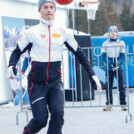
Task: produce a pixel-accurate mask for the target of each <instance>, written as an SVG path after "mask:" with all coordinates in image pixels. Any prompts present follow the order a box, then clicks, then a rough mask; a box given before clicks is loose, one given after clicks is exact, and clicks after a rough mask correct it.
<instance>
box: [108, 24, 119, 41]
mask: <svg viewBox="0 0 134 134" xmlns="http://www.w3.org/2000/svg"><path fill="white" fill-rule="evenodd" d="M108 33H109V35H110V38H112V39H115V38H116V37H117V35H118V28H117V26H110V27H109V29H108Z"/></svg>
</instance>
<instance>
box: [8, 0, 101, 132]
mask: <svg viewBox="0 0 134 134" xmlns="http://www.w3.org/2000/svg"><path fill="white" fill-rule="evenodd" d="M38 11H39V13H40V15H41V18H40V24H38V25H36V26H33V27H32V28H30V29H28V30H26V31H24V32H23V34H22V35H21V37H20V39H19V40H18V44H17V46H16V48H15V50H14V51H13V52H12V54H11V57H10V61H9V67H8V69H7V73H8V74H9V78H10V77H15V75H16V69H15V68H16V64H17V62H18V60H19V58H20V55H21V54H22V53H24V52H25V51H26V50H27V49H28V48H31V51H30V57H31V70H30V72H29V74H28V91H29V99H30V105H31V110H32V114H33V118H32V119H31V121H30V122H29V123H28V124H27V125H26V126H25V127H24V132H23V134H35V133H38V132H39V131H40V130H41V129H42V128H44V127H45V126H46V125H47V120H48V116H49V114H50V121H49V126H48V131H47V134H62V126H63V124H64V119H63V116H64V90H63V83H62V81H61V61H62V56H63V45H64V44H65V46H66V47H67V48H68V49H69V50H70V51H72V52H73V53H74V54H75V56H76V57H77V58H78V59H79V61H80V63H81V64H82V65H83V67H84V68H85V69H86V71H87V73H88V75H89V79H90V81H91V83H92V85H93V86H94V88H95V89H98V90H99V91H101V90H102V87H101V84H100V81H99V80H98V78H97V76H96V75H95V73H94V71H93V69H92V66H91V64H90V63H89V61H88V59H87V57H86V55H85V53H84V52H83V51H82V50H81V48H80V47H79V45H78V43H77V42H76V40H75V39H74V37H73V36H71V35H70V34H69V33H68V32H67V30H66V29H63V28H61V27H59V26H57V25H56V23H55V11H56V3H55V1H54V0H39V1H38Z"/></svg>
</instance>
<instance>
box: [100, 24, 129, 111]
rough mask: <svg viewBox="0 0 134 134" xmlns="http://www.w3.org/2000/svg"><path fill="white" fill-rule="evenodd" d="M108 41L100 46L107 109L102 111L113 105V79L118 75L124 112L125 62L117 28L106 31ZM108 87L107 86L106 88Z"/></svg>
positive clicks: (123, 44)
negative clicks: (104, 69) (104, 71)
mask: <svg viewBox="0 0 134 134" xmlns="http://www.w3.org/2000/svg"><path fill="white" fill-rule="evenodd" d="M108 33H109V37H110V38H109V39H107V40H106V41H105V42H104V43H103V45H102V47H103V48H102V58H103V61H104V62H105V64H106V65H107V67H106V99H107V102H106V105H110V106H109V107H106V108H104V109H103V110H104V111H109V110H112V105H113V95H112V87H113V79H114V76H116V77H117V75H118V87H119V96H120V105H121V110H122V111H126V110H127V108H126V106H125V105H126V90H125V87H124V71H123V63H124V62H125V43H124V41H122V40H120V39H119V38H118V37H117V35H118V28H117V26H110V27H109V29H108ZM108 85H109V86H108Z"/></svg>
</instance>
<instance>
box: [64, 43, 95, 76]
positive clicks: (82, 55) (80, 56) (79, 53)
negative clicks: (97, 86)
mask: <svg viewBox="0 0 134 134" xmlns="http://www.w3.org/2000/svg"><path fill="white" fill-rule="evenodd" d="M64 44H65V46H66V47H67V48H68V49H69V50H70V51H71V52H73V54H74V55H75V56H76V57H77V58H78V60H79V62H80V63H81V64H82V66H83V67H84V68H85V70H86V71H87V73H88V75H89V77H90V78H91V77H92V76H94V75H95V73H94V71H93V69H92V66H91V64H90V62H89V60H88V58H87V56H86V55H85V53H84V52H83V51H82V49H81V48H80V47H79V46H78V45H77V49H76V50H74V49H73V48H72V47H71V46H70V45H69V44H68V42H65V43H64Z"/></svg>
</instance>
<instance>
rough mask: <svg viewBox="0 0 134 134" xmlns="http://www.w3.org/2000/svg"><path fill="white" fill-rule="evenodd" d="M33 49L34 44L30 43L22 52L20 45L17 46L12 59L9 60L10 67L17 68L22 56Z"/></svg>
mask: <svg viewBox="0 0 134 134" xmlns="http://www.w3.org/2000/svg"><path fill="white" fill-rule="evenodd" d="M31 47H32V43H29V44H28V45H27V46H26V47H25V48H24V49H23V51H21V50H20V47H19V45H18V44H17V46H16V48H15V49H14V50H13V52H12V54H11V56H10V59H9V65H8V67H9V66H16V64H17V63H18V61H19V59H20V56H21V54H23V53H24V52H26V51H27V50H29V49H31Z"/></svg>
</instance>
